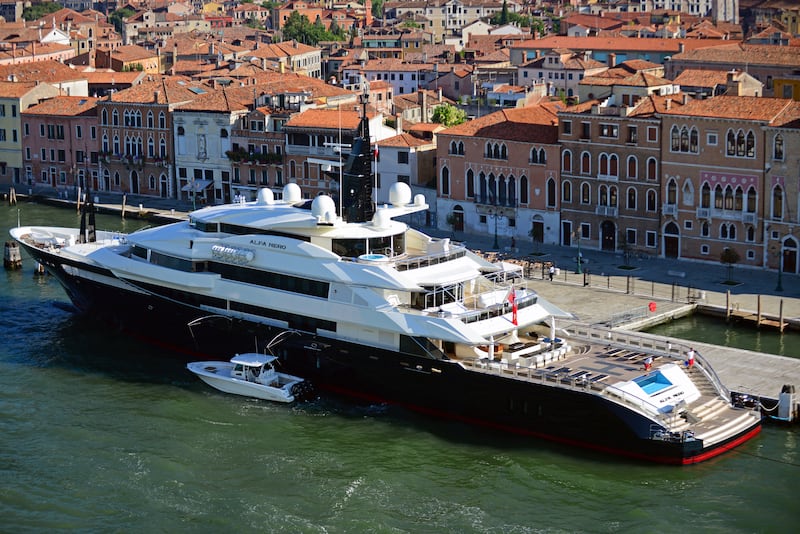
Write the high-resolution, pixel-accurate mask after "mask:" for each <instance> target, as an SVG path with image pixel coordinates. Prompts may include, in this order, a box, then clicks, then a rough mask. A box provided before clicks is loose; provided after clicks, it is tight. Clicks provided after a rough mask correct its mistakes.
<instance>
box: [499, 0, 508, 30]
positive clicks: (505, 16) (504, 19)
mask: <svg viewBox="0 0 800 534" xmlns="http://www.w3.org/2000/svg"><path fill="white" fill-rule="evenodd" d="M505 24H508V2H507V1H506V0H503V9H502V10H501V11H500V25H505Z"/></svg>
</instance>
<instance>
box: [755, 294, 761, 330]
mask: <svg viewBox="0 0 800 534" xmlns="http://www.w3.org/2000/svg"><path fill="white" fill-rule="evenodd" d="M756 302H757V303H758V307H757V309H758V315H757V316H756V326H758V327H760V326H761V293H759V294H758V297H756Z"/></svg>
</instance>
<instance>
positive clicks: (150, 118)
mask: <svg viewBox="0 0 800 534" xmlns="http://www.w3.org/2000/svg"><path fill="white" fill-rule="evenodd" d="M147 127H148V128H149V129H151V130H152V129H153V128H155V127H156V123H155V119H154V117H153V112H152V111H148V112H147Z"/></svg>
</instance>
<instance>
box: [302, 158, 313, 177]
mask: <svg viewBox="0 0 800 534" xmlns="http://www.w3.org/2000/svg"><path fill="white" fill-rule="evenodd" d="M303 178H305V179H306V180H308V179H310V178H311V168H310V166H309V164H308V160H306V161H304V162H303Z"/></svg>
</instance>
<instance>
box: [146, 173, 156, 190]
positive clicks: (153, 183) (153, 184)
mask: <svg viewBox="0 0 800 534" xmlns="http://www.w3.org/2000/svg"><path fill="white" fill-rule="evenodd" d="M147 185H148V186H149V187H150V190H151V191H155V189H156V177H155V176H153V175H152V174H151V175H150V177H149V178H148V179H147Z"/></svg>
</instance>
